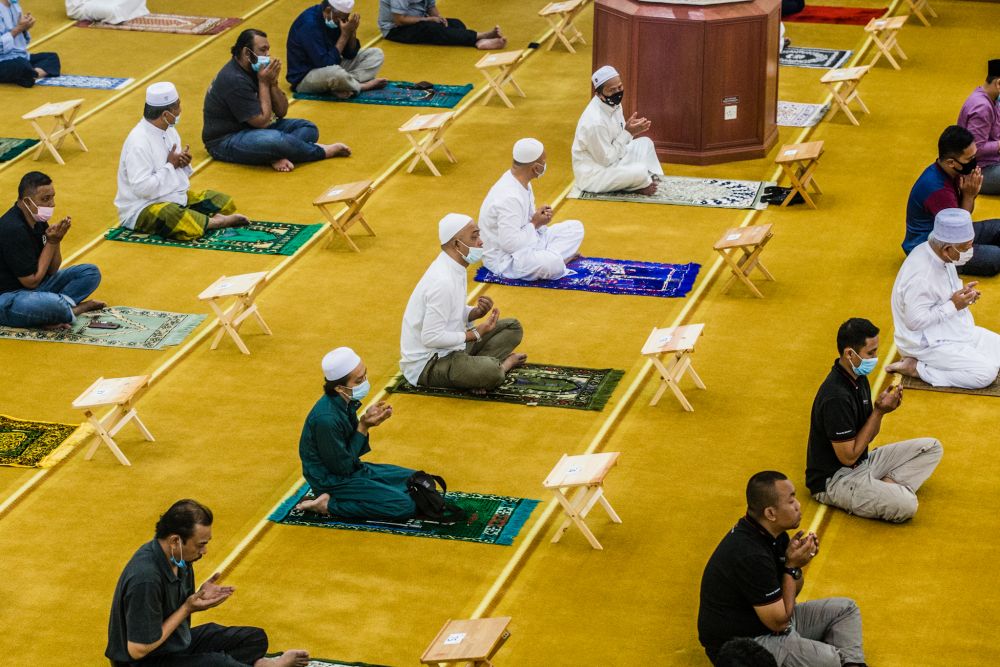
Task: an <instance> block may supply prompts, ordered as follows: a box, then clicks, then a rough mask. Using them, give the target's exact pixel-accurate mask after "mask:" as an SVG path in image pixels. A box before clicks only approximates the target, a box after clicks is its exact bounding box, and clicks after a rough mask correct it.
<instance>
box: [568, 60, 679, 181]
mask: <svg viewBox="0 0 1000 667" xmlns="http://www.w3.org/2000/svg"><path fill="white" fill-rule="evenodd" d="M590 81H591V83H592V84H593V85H594V91H595V92H594V97H593V98H591V100H590V103H589V104H588V105H587V108H586V109H584V110H583V115H581V116H580V120H579V122H578V123H577V124H576V135H575V136H574V137H573V175H574V176H575V177H576V185H577V187H578V188H580V189H581V190H585V191H587V192H615V191H619V190H628V191H633V192H640V193H642V194H644V195H651V194H653V193H654V192H656V185H657V183H658V181H659V179H658V178H657V177H658V176H662V175H663V167H662V166H660V160H659V158H657V157H656V148H655V147H654V146H653V141H652V140H651V139H649V138H648V137H640V136H639V135H640V134H642V133H643V132H646V131H648V130H649V127H650V122H649V121H648V120H646V119H645V118H637V117H636V114H634V113H633V114H632V115H631V116H629V118H628V120H625V114H624V112H623V111H622V106H621V104H622V98H623V97H624V95H625V87H624V86H623V85H622V79H621V76H619V74H618V70H616V69H615V68H614V67H611V66H610V65H605V66H604V67H601V68H600V69H598V70H597V71H596V72H594V74H593V76H592V77H591V78H590Z"/></svg>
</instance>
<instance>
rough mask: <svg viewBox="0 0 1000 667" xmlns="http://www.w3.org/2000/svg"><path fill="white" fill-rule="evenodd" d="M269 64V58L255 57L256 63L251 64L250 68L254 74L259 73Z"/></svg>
mask: <svg viewBox="0 0 1000 667" xmlns="http://www.w3.org/2000/svg"><path fill="white" fill-rule="evenodd" d="M270 64H271V56H257V62H255V63H251V64H250V67H251V68H252V69H253V71H255V72H259V71H260V70H261V69H263V68H265V67H267V66H268V65H270Z"/></svg>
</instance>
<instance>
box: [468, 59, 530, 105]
mask: <svg viewBox="0 0 1000 667" xmlns="http://www.w3.org/2000/svg"><path fill="white" fill-rule="evenodd" d="M522 62H524V52H523V51H505V52H503V53H491V54H489V55H485V56H483V57H482V58H480V59H479V62H477V63H476V69H478V70H479V71H480V72H482V74H483V76H485V77H486V84H487V85H488V86H489V87H490V89H489V92H487V93H486V96H485V97H483V104H489V101H490V100H491V99H493V96H494V95H496V96H497V97H499V98H500V100H501V101H502V102H503V103H504V104H506V105H507V106H508V107H510V108H511V109H513V108H514V103H513V102H511V101H510V98H509V97H507V93H505V92H504V91H503V87H504V86H505V85H507V84H508V83H509V84H510V85H511V86H513V88H514V90H515V91H516V92H517V94H518V95H520V96H521V97H527V95H525V94H524V91H523V90H521V86H519V85H517V81H515V80H514V70H516V69H517V68H518V67H519V66H520V65H521V63H522Z"/></svg>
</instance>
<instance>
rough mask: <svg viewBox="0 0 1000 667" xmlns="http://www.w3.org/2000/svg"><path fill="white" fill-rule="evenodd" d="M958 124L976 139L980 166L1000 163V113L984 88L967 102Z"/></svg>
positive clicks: (975, 91) (973, 92) (978, 90)
mask: <svg viewBox="0 0 1000 667" xmlns="http://www.w3.org/2000/svg"><path fill="white" fill-rule="evenodd" d="M958 124H959V125H961V126H962V127H964V128H965V129H967V130H968V131H969V132H971V133H972V136H973V137H974V138H975V140H976V148H977V149H978V153H977V154H976V157H977V158H979V166H981V167H989V166H990V165H994V164H997V163H1000V111H998V110H997V103H996V102H994V101H993V100H991V99H990V96H989V95H987V94H986V91H985V90H983V87H982V86H980V87H979V88H976V89H975V90H974V91H972V94H971V95H969V98H968V99H967V100H965V104H963V105H962V111H961V112H959V114H958Z"/></svg>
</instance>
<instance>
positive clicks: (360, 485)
mask: <svg viewBox="0 0 1000 667" xmlns="http://www.w3.org/2000/svg"><path fill="white" fill-rule="evenodd" d="M322 367H323V377H324V378H325V379H326V384H325V385H324V387H323V393H324V396H323V397H322V398H320V399H319V400H318V401H317V402H316V405H314V406H313V409H312V411H311V412H310V413H309V416H308V417H307V418H306V423H305V426H303V427H302V437H301V438H300V439H299V458H301V459H302V476H303V477H305V478H306V481H307V482H309V486H310V487H311V488H312V490H313V492H314V493H315V494H316V498H315V499H312V500H306V501H303V502H301V503H299V504H298V505H297V506H296V509H298V510H304V511H308V512H315V513H317V514H324V515H332V516H336V517H340V518H343V519H409V518H412V517H413V516H415V515H416V512H417V508H416V505H414V503H413V498H411V497H410V495H409V494H408V493H407V492H406V481H407V480H408V479H409V478H410V477H411V476H412V475H413V473H414V472H415V471H413V470H410V469H408V468H401V467H399V466H394V465H389V464H386V463H365V462H363V461H362V460H361V457H362V456H364V455H365V454H367V453H368V452H370V451H371V446H370V444H369V435H368V431H369V430H370V429H372V428H375V427H376V426H378V425H379V424H381V423H382V422H384V421H385V420H386V419H388V418H389V417H391V416H392V406H391V405H389V404H388V403H386V402H385V401H379V402H378V403H376V404H375V405H371V406H369V407H368V409H367V410H365V412H364V414H362V415H361V417H360V419H359V418H358V409H359V408H360V407H361V401H363V400H364V399H365V397H366V396H367V395H368V390H369V389H370V388H371V385H370V384H369V382H368V369H367V367H366V366H365V365H364V363H363V362H362V361H361V357H359V356H358V355H357V353H356V352H354V350H352V349H351V348H349V347H338V348H337V349H335V350H333V351H332V352H330V353H328V354H327V355H326V356H325V357H323V363H322Z"/></svg>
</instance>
